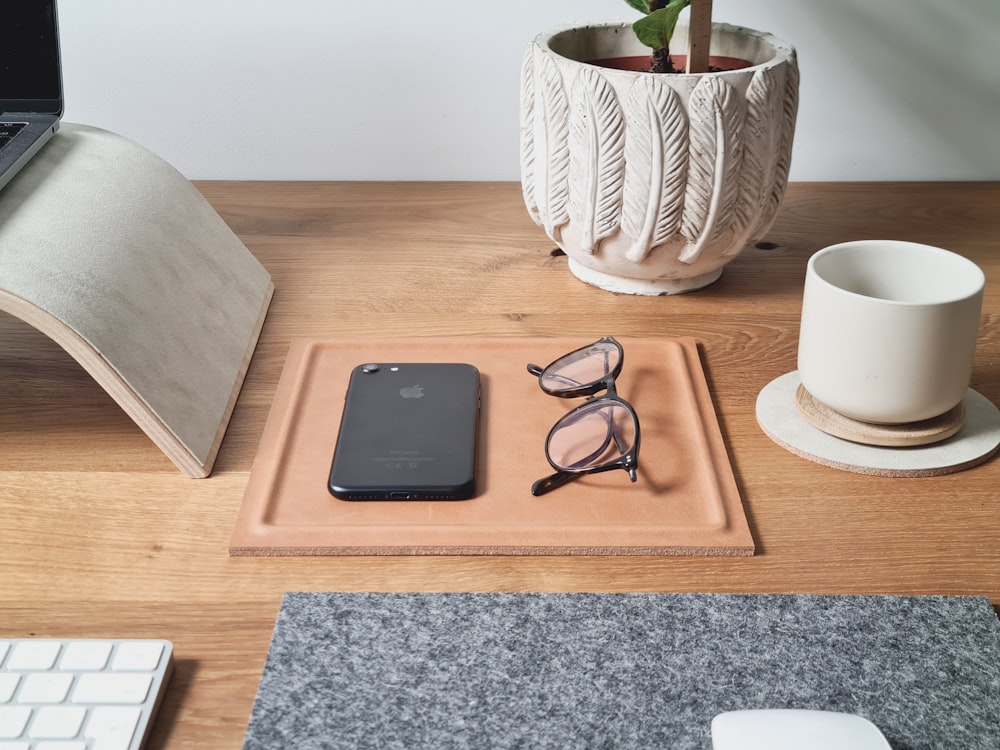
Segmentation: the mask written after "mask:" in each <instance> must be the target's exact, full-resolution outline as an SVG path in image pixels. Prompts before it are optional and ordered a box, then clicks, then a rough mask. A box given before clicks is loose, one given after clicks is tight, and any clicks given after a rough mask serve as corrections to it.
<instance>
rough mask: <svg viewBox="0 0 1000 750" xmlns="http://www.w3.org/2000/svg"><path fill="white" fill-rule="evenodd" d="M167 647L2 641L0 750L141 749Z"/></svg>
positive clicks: (168, 660) (168, 657)
mask: <svg viewBox="0 0 1000 750" xmlns="http://www.w3.org/2000/svg"><path fill="white" fill-rule="evenodd" d="M173 650H174V649H173V644H171V643H170V642H169V641H156V640H138V639H134V640H133V639H124V640H50V639H42V638H26V639H23V640H5V639H0V750H139V748H141V747H142V743H143V741H144V740H145V739H146V734H147V733H148V731H149V727H150V725H151V723H152V719H153V715H154V714H155V713H156V709H157V708H158V706H159V701H160V697H161V696H162V695H163V692H164V687H165V685H166V682H167V680H168V678H169V677H170V669H171V667H172V666H173V658H172V656H173Z"/></svg>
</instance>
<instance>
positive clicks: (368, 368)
mask: <svg viewBox="0 0 1000 750" xmlns="http://www.w3.org/2000/svg"><path fill="white" fill-rule="evenodd" d="M361 372H368V373H371V372H378V365H361Z"/></svg>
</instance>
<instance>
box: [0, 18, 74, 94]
mask: <svg viewBox="0 0 1000 750" xmlns="http://www.w3.org/2000/svg"><path fill="white" fill-rule="evenodd" d="M4 4H5V5H6V6H7V7H5V8H4V10H3V12H2V19H0V109H2V110H3V111H7V112H53V113H59V112H61V110H62V81H61V75H60V64H59V37H58V30H57V28H56V8H55V0H20V2H9V3H8V2H5V3H4Z"/></svg>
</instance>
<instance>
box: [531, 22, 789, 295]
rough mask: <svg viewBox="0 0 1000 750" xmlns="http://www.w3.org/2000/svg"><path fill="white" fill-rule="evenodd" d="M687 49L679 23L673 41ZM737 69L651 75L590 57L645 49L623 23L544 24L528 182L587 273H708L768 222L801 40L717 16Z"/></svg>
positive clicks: (537, 216)
mask: <svg viewBox="0 0 1000 750" xmlns="http://www.w3.org/2000/svg"><path fill="white" fill-rule="evenodd" d="M686 47H687V29H686V28H685V27H683V26H678V28H677V31H676V33H675V35H674V39H673V41H672V43H671V49H674V50H678V51H679V50H683V49H686ZM711 52H712V55H721V56H727V57H736V58H741V59H743V60H746V61H748V62H749V63H750V65H749V66H748V67H745V68H741V69H739V70H731V71H722V72H715V73H697V74H691V75H688V74H683V73H682V74H653V73H640V72H634V71H626V70H617V69H613V68H606V67H600V66H597V65H593V64H589V63H588V62H587V61H591V60H599V59H606V58H613V57H623V56H633V55H649V53H650V50H649V48H648V47H645V46H643V45H642V44H640V42H639V41H638V40H637V39H636V38H635V34H634V33H633V31H632V29H631V26H630V25H629V24H628V23H625V22H617V23H605V24H594V25H589V26H578V27H562V28H558V29H552V30H550V31H547V32H543V33H542V34H539V35H538V36H537V37H536V38H535V40H534V42H532V44H531V45H529V47H528V50H527V52H526V54H525V57H524V63H523V67H522V78H521V185H522V188H523V191H524V200H525V205H526V206H527V208H528V212H529V213H530V215H531V217H532V219H534V221H535V222H536V223H537V224H539V225H540V226H542V227H544V229H545V232H546V234H548V236H549V237H550V238H551V239H552V240H553V241H554V242H555V243H556V244H557V245H558V246H559V247H560V248H561V249H562V250H563V251H565V252H566V254H567V255H568V256H569V267H570V270H571V271H572V272H573V273H574V274H575V275H576V276H577V277H579V278H580V279H582V280H583V281H586V282H588V283H590V284H594V285H595V286H598V287H601V288H602V289H607V290H609V291H614V292H627V293H631V294H676V293H678V292H686V291H690V290H693V289H698V288H701V287H704V286H706V285H708V284H711V283H712V282H713V281H715V280H716V279H718V278H719V276H721V275H722V269H723V267H724V266H725V265H726V264H727V263H729V262H730V261H731V260H732V259H733V258H734V257H736V255H737V254H739V252H740V251H741V250H743V248H744V247H746V246H747V245H748V244H749V243H752V242H754V241H757V240H759V239H760V238H761V237H763V236H764V235H765V234H766V233H767V231H768V229H769V228H770V226H771V223H772V222H773V220H774V216H775V214H776V213H777V210H778V206H779V205H780V203H781V199H782V196H783V195H784V191H785V186H786V184H787V181H788V167H789V164H790V161H791V150H792V137H793V134H794V130H795V117H796V112H797V108H798V81H799V74H798V65H797V62H796V57H795V50H794V49H793V48H792V47H791V46H789V45H788V44H785V43H784V42H782V41H780V40H778V39H776V38H775V37H773V36H771V35H770V34H766V33H762V32H759V31H753V30H751V29H744V28H738V27H734V26H728V25H724V24H714V25H713V28H712V44H711Z"/></svg>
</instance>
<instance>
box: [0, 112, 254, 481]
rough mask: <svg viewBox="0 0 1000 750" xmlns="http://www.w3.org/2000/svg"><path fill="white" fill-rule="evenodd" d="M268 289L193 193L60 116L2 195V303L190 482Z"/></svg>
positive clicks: (239, 378) (205, 457)
mask: <svg viewBox="0 0 1000 750" xmlns="http://www.w3.org/2000/svg"><path fill="white" fill-rule="evenodd" d="M273 289H274V287H273V284H272V283H271V277H270V274H268V272H267V271H266V270H265V269H264V268H263V267H262V266H261V265H260V263H258V262H257V260H256V259H255V258H254V257H253V256H252V255H251V254H250V252H249V251H248V250H247V249H246V247H244V245H243V243H242V242H241V241H240V240H239V238H237V237H236V235H235V234H234V233H233V232H232V231H231V230H230V229H229V227H228V226H226V224H225V223H224V222H223V221H222V219H221V218H220V217H219V216H218V214H216V213H215V211H214V210H213V209H212V208H211V206H210V205H209V204H208V202H207V201H206V200H205V199H204V198H203V197H202V195H201V194H200V193H199V192H198V190H197V189H196V188H195V187H194V186H193V185H192V184H191V183H190V182H189V181H188V180H186V179H185V178H184V177H183V176H182V175H181V174H180V173H179V172H177V171H176V170H175V169H173V167H171V166H170V165H169V164H167V163H166V162H164V161H163V160H162V159H160V158H159V157H157V156H155V155H154V154H152V153H150V152H149V151H147V150H145V149H143V148H141V147H139V146H137V145H136V144H134V143H132V142H130V141H128V140H127V139H125V138H122V137H121V136H118V135H115V134H112V133H109V132H107V131H103V130H99V129H96V128H91V127H86V126H81V125H70V124H66V125H63V127H62V128H61V129H60V131H59V132H58V133H57V134H56V136H55V137H54V138H53V139H52V140H51V141H50V142H49V144H47V145H46V146H45V148H44V149H42V151H41V152H40V153H39V154H38V155H36V156H35V158H34V159H32V161H31V162H30V163H29V164H28V165H27V166H26V167H25V168H24V169H23V170H22V171H21V172H20V173H19V174H18V175H17V176H16V177H15V178H14V179H13V180H12V181H11V182H10V183H9V184H8V185H7V186H6V187H5V188H4V189H3V190H2V191H0V310H3V311H5V312H8V313H10V314H12V315H15V316H17V317H18V318H20V319H22V320H24V321H25V322H27V323H29V324H30V325H32V326H34V327H35V328H37V329H38V330H40V331H41V332H42V333H44V334H45V335H47V336H49V337H50V338H51V339H52V340H53V341H55V342H56V343H57V344H59V345H60V346H61V347H62V348H63V349H65V350H66V351H67V352H68V353H69V354H70V355H72V356H73V358H74V359H76V360H77V361H78V362H79V363H80V365H82V366H83V368H84V369H85V370H86V371H87V372H88V373H89V374H90V375H91V376H92V377H93V378H94V379H95V380H97V382H98V383H99V384H100V385H101V386H102V387H103V388H104V389H105V390H106V391H107V392H108V393H109V394H110V395H111V396H112V397H113V398H114V399H115V401H116V402H118V404H119V405H120V406H121V407H122V408H123V409H124V410H125V411H126V412H127V413H128V415H129V416H130V417H131V418H132V419H133V420H134V421H135V422H136V423H137V424H138V425H139V426H140V427H141V428H142V429H143V430H144V431H145V432H146V434H147V435H149V437H150V438H151V439H152V440H153V442H154V443H156V445H157V446H159V448H160V449H161V450H162V451H163V452H164V453H165V454H166V455H167V456H168V457H169V458H170V459H171V461H173V462H174V463H175V464H176V465H177V467H178V468H179V469H180V470H181V471H182V472H184V473H185V474H187V475H188V476H190V477H206V476H208V475H209V474H210V473H211V470H212V466H213V464H214V462H215V458H216V456H217V454H218V450H219V445H220V444H221V442H222V437H223V435H224V434H225V431H226V427H227V425H228V424H229V418H230V416H231V414H232V410H233V407H234V405H235V403H236V398H237V396H238V395H239V392H240V389H241V387H242V385H243V379H244V376H245V374H246V370H247V366H248V365H249V362H250V358H251V356H252V354H253V351H254V348H255V346H256V344H257V338H258V336H259V334H260V329H261V326H262V325H263V322H264V317H265V315H266V314H267V308H268V305H269V304H270V300H271V295H272V292H273Z"/></svg>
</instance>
